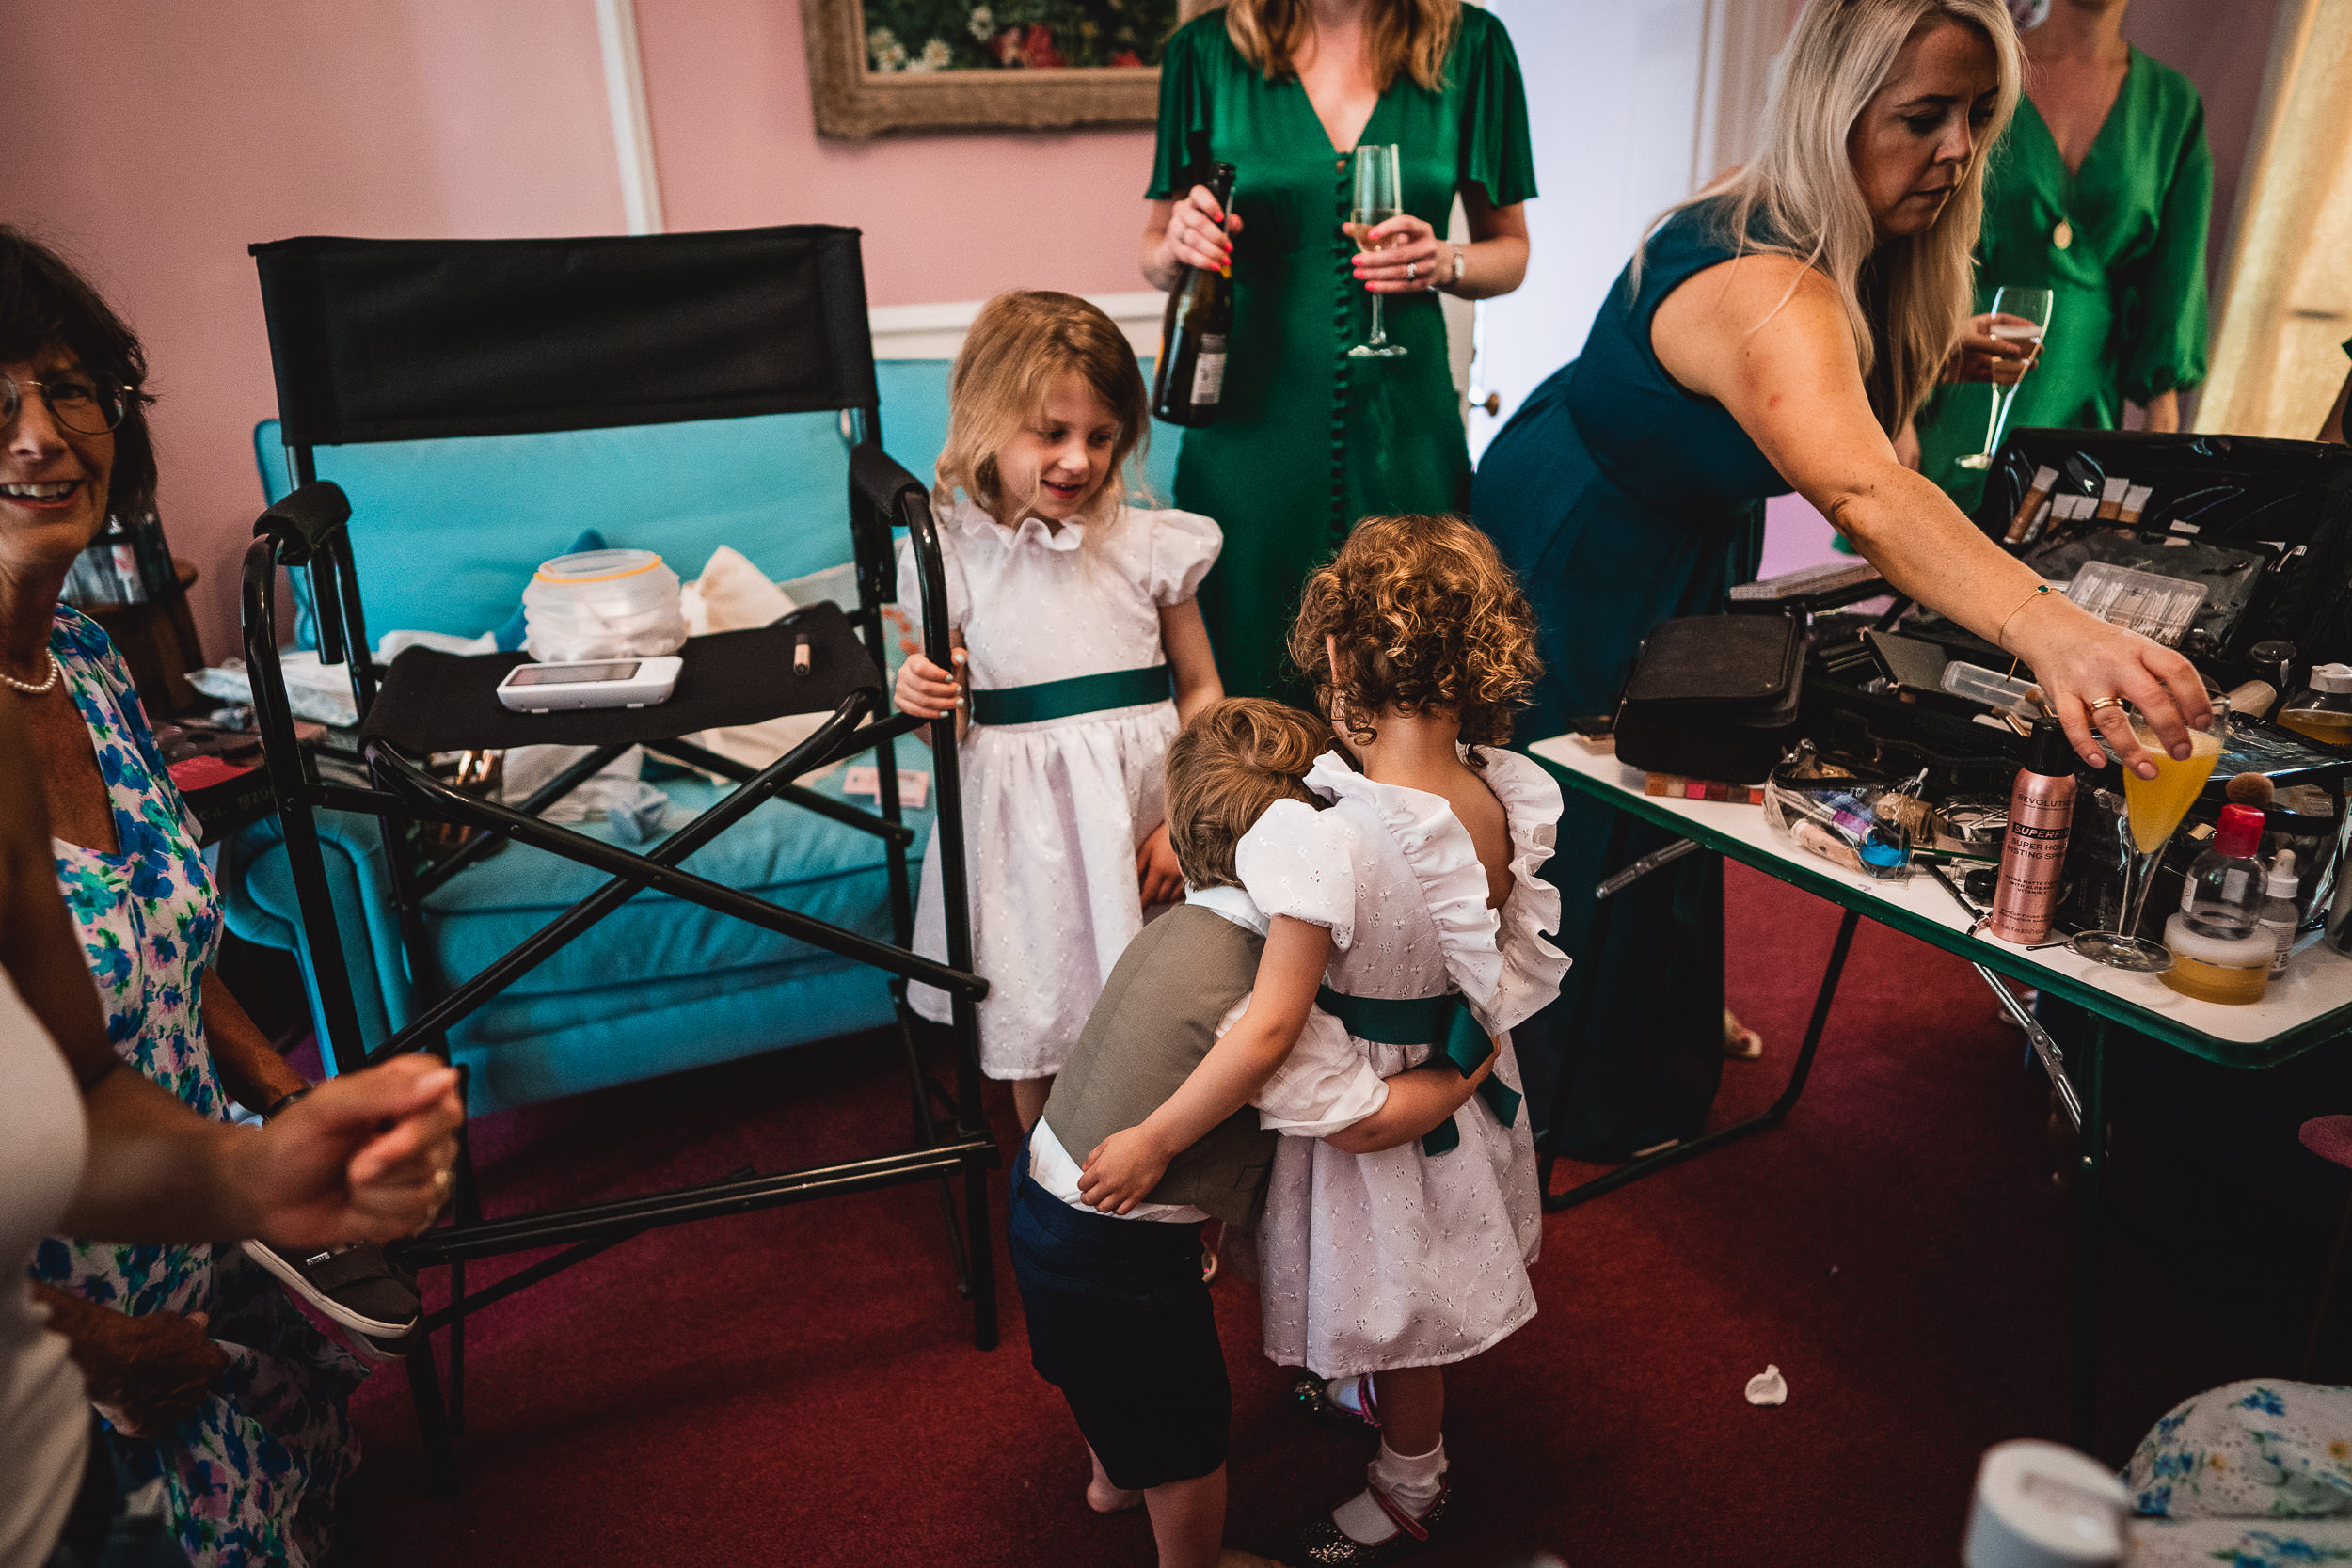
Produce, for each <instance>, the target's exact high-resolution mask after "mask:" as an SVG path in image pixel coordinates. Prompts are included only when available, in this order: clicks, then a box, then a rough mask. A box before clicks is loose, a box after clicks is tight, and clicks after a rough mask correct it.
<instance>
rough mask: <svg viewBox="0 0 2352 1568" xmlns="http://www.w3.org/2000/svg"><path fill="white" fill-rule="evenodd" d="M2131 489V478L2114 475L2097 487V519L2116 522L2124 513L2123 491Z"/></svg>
mask: <svg viewBox="0 0 2352 1568" xmlns="http://www.w3.org/2000/svg"><path fill="white" fill-rule="evenodd" d="M2129 489H2131V480H2126V477H2122V475H2115V477H2112V480H2107V482H2106V484H2103V486H2101V489H2098V519H2101V522H2117V519H2120V517H2122V515H2124V491H2129Z"/></svg>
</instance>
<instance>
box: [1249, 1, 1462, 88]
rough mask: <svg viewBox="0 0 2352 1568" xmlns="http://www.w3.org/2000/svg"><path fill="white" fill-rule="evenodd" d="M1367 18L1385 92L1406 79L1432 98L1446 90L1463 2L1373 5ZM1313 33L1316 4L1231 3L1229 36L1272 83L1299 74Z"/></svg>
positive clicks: (1374, 62)
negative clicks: (1300, 55)
mask: <svg viewBox="0 0 2352 1568" xmlns="http://www.w3.org/2000/svg"><path fill="white" fill-rule="evenodd" d="M1365 13H1366V14H1365V17H1364V31H1365V32H1366V33H1367V34H1368V35H1369V36H1370V40H1371V43H1372V74H1373V79H1374V80H1375V81H1376V82H1377V83H1379V85H1380V90H1381V91H1382V92H1386V91H1388V90H1389V87H1390V85H1391V83H1393V82H1394V81H1395V80H1396V79H1397V78H1398V77H1399V76H1406V75H1409V76H1410V77H1412V79H1413V81H1414V83H1415V84H1416V85H1417V86H1419V87H1422V88H1423V89H1425V90H1427V91H1429V92H1439V91H1442V90H1443V89H1444V87H1445V67H1446V56H1447V55H1451V54H1452V53H1453V52H1454V38H1455V37H1456V36H1457V35H1458V34H1459V33H1460V32H1461V30H1462V0H1372V3H1371V4H1370V5H1369V6H1367V7H1366V8H1365ZM1313 31H1314V7H1313V5H1312V0H1226V5H1225V36H1226V37H1228V38H1230V39H1232V40H1233V47H1234V48H1236V49H1238V50H1240V51H1241V55H1242V58H1243V59H1246V60H1248V62H1249V63H1250V64H1251V65H1254V66H1256V67H1257V68H1258V69H1259V70H1260V71H1264V72H1265V76H1266V80H1267V81H1269V82H1271V81H1273V80H1275V79H1276V78H1277V77H1280V76H1291V75H1295V74H1296V72H1297V66H1296V65H1295V63H1294V62H1295V60H1296V59H1297V56H1298V52H1299V51H1300V50H1301V49H1304V48H1305V47H1306V45H1307V40H1308V37H1309V36H1310V35H1311V34H1312V33H1313Z"/></svg>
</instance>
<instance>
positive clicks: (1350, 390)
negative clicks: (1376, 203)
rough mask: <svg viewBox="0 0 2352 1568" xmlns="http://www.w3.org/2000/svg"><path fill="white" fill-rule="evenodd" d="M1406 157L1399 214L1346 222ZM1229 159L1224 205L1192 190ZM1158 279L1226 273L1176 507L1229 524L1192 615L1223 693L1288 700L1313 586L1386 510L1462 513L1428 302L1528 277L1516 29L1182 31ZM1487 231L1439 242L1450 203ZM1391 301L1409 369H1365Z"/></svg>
mask: <svg viewBox="0 0 2352 1568" xmlns="http://www.w3.org/2000/svg"><path fill="white" fill-rule="evenodd" d="M1359 143H1367V144H1379V143H1394V144H1395V145H1396V147H1397V148H1398V156H1399V160H1400V162H1401V164H1402V166H1403V177H1404V198H1405V199H1404V207H1405V211H1404V214H1402V215H1401V216H1398V217H1395V218H1392V219H1391V220H1389V221H1388V222H1386V223H1383V224H1381V225H1380V226H1379V227H1377V228H1376V229H1375V230H1372V231H1371V233H1370V236H1369V239H1368V242H1367V244H1366V245H1365V247H1364V248H1363V249H1360V250H1359V248H1358V245H1357V243H1356V240H1355V239H1354V238H1351V236H1350V235H1349V233H1348V232H1347V231H1346V230H1345V229H1344V228H1343V226H1344V225H1345V224H1346V222H1347V218H1348V209H1349V203H1350V200H1351V198H1352V195H1353V189H1354V186H1353V181H1352V177H1351V165H1352V159H1351V157H1350V154H1351V152H1352V151H1353V150H1354V149H1355V148H1356V146H1357V145H1358V144H1359ZM1211 162H1217V163H1229V164H1232V165H1233V166H1234V167H1235V170H1236V178H1235V182H1234V187H1233V198H1232V213H1231V214H1224V213H1221V212H1219V211H1218V209H1217V205H1216V201H1215V200H1214V199H1212V198H1211V197H1210V196H1209V193H1208V191H1207V190H1206V189H1205V188H1204V187H1201V186H1200V185H1199V184H1198V183H1197V179H1198V176H1199V175H1200V174H1201V173H1204V172H1205V168H1206V166H1207V165H1208V164H1209V163H1211ZM1148 194H1149V196H1150V198H1151V201H1152V211H1151V218H1150V221H1149V223H1148V225H1147V226H1146V228H1145V230H1144V236H1143V272H1144V276H1145V277H1147V278H1149V279H1150V280H1151V282H1152V286H1153V287H1155V288H1162V289H1165V288H1168V287H1170V286H1172V285H1173V284H1174V283H1175V281H1176V279H1177V277H1179V275H1180V274H1181V272H1182V270H1183V269H1184V267H1186V266H1205V267H1221V266H1228V265H1230V266H1231V268H1232V278H1233V282H1234V311H1233V328H1232V337H1231V340H1230V347H1229V350H1228V353H1229V355H1230V357H1229V359H1228V360H1227V363H1226V372H1225V391H1224V401H1223V406H1222V407H1221V409H1220V410H1219V413H1218V416H1217V420H1216V423H1215V424H1213V425H1209V426H1206V427H1203V428H1200V429H1196V430H1190V431H1187V432H1185V434H1184V451H1183V453H1182V455H1181V456H1180V458H1179V459H1178V462H1177V467H1176V496H1175V500H1176V504H1177V505H1178V506H1180V507H1184V509H1186V510H1188V511H1193V512H1200V513H1205V514H1206V515H1209V516H1211V517H1214V518H1216V520H1217V522H1218V524H1219V525H1221V526H1222V527H1223V529H1224V530H1225V553H1224V556H1223V557H1222V559H1220V560H1219V561H1218V562H1217V565H1216V570H1215V571H1213V572H1211V573H1210V574H1209V577H1208V580H1207V581H1206V582H1204V583H1203V584H1202V585H1201V589H1200V609H1201V612H1202V614H1203V615H1204V616H1205V617H1206V619H1207V621H1208V626H1209V636H1210V639H1211V641H1213V642H1214V643H1215V644H1216V657H1217V668H1218V669H1219V670H1220V671H1222V672H1223V673H1224V674H1225V684H1226V689H1227V690H1228V691H1230V692H1232V693H1233V694H1234V695H1236V696H1239V695H1245V694H1247V695H1253V696H1258V695H1275V694H1278V693H1281V692H1284V691H1288V690H1292V689H1295V684H1294V682H1293V681H1292V679H1291V677H1290V676H1289V675H1288V673H1286V672H1287V661H1286V659H1285V658H1284V656H1283V653H1282V644H1283V638H1284V635H1285V634H1286V633H1287V631H1288V629H1289V626H1290V621H1291V616H1292V613H1293V612H1294V611H1295V610H1296V609H1297V605H1298V589H1299V585H1300V584H1301V583H1302V582H1304V581H1305V580H1306V577H1307V573H1308V572H1309V570H1311V568H1312V567H1313V566H1314V565H1315V564H1316V563H1317V562H1321V561H1322V560H1324V559H1325V558H1326V557H1327V556H1328V555H1329V554H1330V553H1331V552H1332V550H1334V549H1335V548H1337V547H1338V546H1339V543H1340V541H1341V539H1342V538H1343V537H1344V536H1345V534H1346V532H1347V530H1348V529H1349V528H1350V527H1351V526H1352V525H1353V524H1354V523H1355V521H1356V519H1357V518H1359V517H1360V516H1364V515H1367V514H1371V513H1393V512H1458V511H1460V510H1462V509H1463V508H1464V507H1465V506H1466V505H1467V504H1468V502H1469V499H1470V449H1469V444H1468V440H1467V437H1466V436H1465V435H1464V432H1463V428H1462V409H1461V401H1460V398H1459V397H1458V395H1457V394H1456V393H1455V391H1454V382H1453V377H1452V375H1451V373H1450V372H1449V368H1448V361H1447V356H1446V334H1445V320H1444V317H1443V314H1442V313H1441V310H1440V308H1439V306H1438V300H1437V299H1436V298H1435V297H1434V294H1435V293H1436V291H1438V290H1443V291H1445V292H1446V293H1451V294H1454V296H1456V297H1457V298H1462V299H1483V298H1487V297H1490V296H1492V295H1495V294H1502V293H1509V292H1510V291H1511V290H1513V289H1515V288H1517V287H1518V284H1519V279H1520V278H1521V277H1524V276H1525V275H1526V271H1527V224H1526V221H1525V216H1524V214H1523V212H1522V209H1521V207H1520V203H1522V202H1524V201H1526V200H1527V199H1528V198H1531V197H1533V196H1534V194H1535V180H1534V160H1533V156H1532V154H1531V153H1530V151H1529V149H1528V136H1527V103H1526V97H1525V94H1524V92H1523V91H1522V89H1521V87H1520V82H1519V68H1518V56H1517V55H1514V54H1513V53H1512V50H1511V40H1510V36H1509V35H1508V34H1507V33H1505V32H1504V31H1503V28H1502V23H1500V22H1497V21H1496V20H1495V19H1494V18H1493V17H1492V16H1490V15H1488V14H1487V13H1486V12H1485V11H1483V10H1480V9H1478V8H1474V7H1468V6H1464V5H1462V4H1461V0H1230V3H1229V4H1228V5H1226V6H1223V7H1220V8H1217V9H1215V10H1212V11H1210V12H1209V13H1208V14H1207V15H1205V16H1201V17H1198V18H1196V19H1194V20H1193V21H1192V22H1191V23H1189V24H1186V25H1185V26H1184V27H1183V28H1181V29H1179V30H1178V32H1177V33H1176V35H1175V37H1174V38H1172V39H1170V40H1168V49H1167V52H1166V54H1165V55H1163V56H1162V59H1161V62H1160V122H1159V148H1158V152H1157V156H1156V159H1155V161H1154V164H1153V167H1152V188H1151V190H1150V192H1149V193H1148ZM1457 194H1458V195H1459V196H1460V197H1461V198H1462V206H1463V211H1464V213H1465V214H1466V216H1467V217H1468V220H1469V226H1470V235H1471V239H1470V243H1469V244H1467V245H1454V244H1452V243H1450V242H1448V241H1446V240H1443V239H1441V238H1439V237H1438V236H1439V234H1440V233H1441V232H1442V230H1444V228H1445V226H1446V222H1447V219H1448V217H1449V215H1450V214H1451V212H1452V210H1453V206H1454V197H1455V196H1456V195H1457ZM1371 293H1379V294H1381V295H1383V296H1385V306H1384V308H1385V310H1386V316H1387V323H1386V325H1387V328H1388V334H1389V337H1390V339H1391V341H1395V342H1397V343H1401V344H1402V345H1404V347H1405V349H1406V354H1405V355H1404V356H1402V357H1400V358H1391V359H1366V358H1350V357H1349V356H1348V352H1347V351H1348V350H1349V349H1350V348H1352V347H1354V346H1355V345H1357V344H1358V343H1360V342H1362V341H1364V338H1365V337H1366V335H1367V334H1368V333H1369V332H1370V330H1371V311H1370V308H1369V305H1368V298H1369V295H1370V294H1371Z"/></svg>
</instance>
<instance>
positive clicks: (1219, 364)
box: [1152, 164, 1233, 425]
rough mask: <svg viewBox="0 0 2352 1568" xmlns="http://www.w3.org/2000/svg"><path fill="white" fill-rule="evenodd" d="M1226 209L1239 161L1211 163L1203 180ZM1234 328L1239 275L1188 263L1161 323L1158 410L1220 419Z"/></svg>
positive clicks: (1177, 417) (1176, 418)
mask: <svg viewBox="0 0 2352 1568" xmlns="http://www.w3.org/2000/svg"><path fill="white" fill-rule="evenodd" d="M1201 183H1202V184H1204V185H1206V186H1208V187H1209V194H1210V195H1211V196H1213V197H1215V198H1216V204H1217V207H1218V208H1219V209H1220V210H1225V209H1227V208H1228V207H1229V205H1230V203H1231V202H1232V199H1233V166H1232V165H1231V164H1211V165H1210V166H1209V174H1208V178H1207V179H1205V180H1203V181H1201ZM1232 330H1233V280H1232V278H1231V277H1227V276H1226V275H1225V274H1224V273H1222V272H1218V271H1216V270H1214V269H1212V268H1208V267H1186V268H1185V269H1184V276H1183V277H1179V278H1178V279H1177V280H1176V287H1174V288H1173V289H1171V290H1169V291H1168V314H1167V315H1166V316H1165V317H1163V318H1162V319H1161V323H1160V362H1159V366H1158V369H1157V370H1156V371H1155V372H1154V373H1153V376H1152V413H1153V414H1154V415H1156V416H1157V417H1159V418H1160V419H1163V420H1167V421H1168V423H1170V424H1180V425H1204V424H1212V423H1215V422H1216V410H1217V405H1218V404H1219V403H1221V402H1222V401H1223V399H1224V396H1225V355H1226V341H1227V339H1228V337H1229V336H1230V335H1231V333H1232Z"/></svg>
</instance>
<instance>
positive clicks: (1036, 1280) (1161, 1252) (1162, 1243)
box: [1006, 1149, 1233, 1492]
mask: <svg viewBox="0 0 2352 1568" xmlns="http://www.w3.org/2000/svg"><path fill="white" fill-rule="evenodd" d="M1028 1167H1029V1161H1028V1151H1027V1149H1023V1150H1022V1152H1021V1156H1020V1157H1019V1158H1018V1159H1016V1160H1015V1161H1014V1162H1013V1176H1012V1215H1011V1220H1010V1223H1009V1225H1008V1226H1007V1227H1006V1249H1007V1250H1008V1251H1009V1252H1010V1253H1011V1254H1012V1274H1013V1278H1014V1279H1015V1280H1017V1281H1018V1282H1019V1283H1020V1287H1021V1307H1022V1310H1023V1311H1024V1312H1025V1313H1026V1314H1027V1317H1028V1321H1029V1363H1030V1365H1032V1366H1034V1367H1035V1368H1036V1369H1037V1370H1038V1375H1039V1376H1040V1377H1042V1378H1043V1379H1044V1380H1045V1381H1046V1382H1048V1383H1050V1384H1053V1385H1054V1386H1056V1387H1057V1388H1059V1389H1060V1390H1061V1391H1062V1397H1063V1398H1064V1399H1066V1400H1068V1401H1069V1402H1070V1413H1071V1414H1072V1415H1073V1416H1075V1417H1076V1418H1078V1430H1079V1431H1080V1432H1082V1433H1085V1434H1086V1440H1087V1442H1088V1443H1089V1445H1091V1446H1092V1447H1093V1449H1094V1451H1095V1454H1096V1455H1097V1456H1098V1457H1099V1458H1101V1460H1102V1461H1103V1469H1104V1473H1105V1474H1107V1475H1108V1476H1109V1477H1110V1478H1111V1482H1112V1484H1113V1485H1115V1486H1120V1487H1123V1488H1125V1489H1126V1490H1129V1491H1136V1492H1139V1491H1142V1490H1143V1489H1145V1488H1146V1487H1152V1486H1159V1485H1163V1484H1165V1483H1167V1482H1168V1481H1190V1480H1192V1479H1194V1478H1195V1477H1197V1476H1205V1475H1207V1474H1209V1473H1210V1472H1211V1471H1213V1470H1215V1469H1216V1467H1217V1466H1218V1465H1222V1464H1224V1463H1225V1449H1226V1429H1227V1428H1228V1426H1229V1425H1230V1424H1231V1423H1232V1414H1233V1390H1232V1384H1231V1383H1229V1382H1228V1381H1227V1380H1226V1375H1225V1350H1224V1347H1223V1346H1221V1345H1219V1344H1218V1343H1217V1338H1216V1313H1215V1312H1214V1311H1213V1310H1212V1309H1211V1307H1210V1305H1209V1288H1208V1286H1207V1285H1205V1284H1204V1283H1202V1282H1201V1278H1200V1226H1198V1225H1171V1224H1167V1223H1165V1222H1162V1221H1157V1220H1122V1219H1113V1218H1112V1217H1111V1216H1109V1215H1107V1214H1098V1213H1095V1212H1092V1211H1090V1210H1080V1209H1073V1208H1072V1207H1071V1206H1070V1205H1069V1204H1066V1203H1063V1202H1062V1201H1060V1200H1059V1199H1058V1198H1056V1197H1055V1196H1052V1195H1051V1194H1049V1193H1048V1192H1046V1190H1045V1189H1044V1188H1042V1187H1041V1186H1039V1185H1038V1184H1037V1183H1036V1182H1034V1181H1032V1180H1029V1174H1028Z"/></svg>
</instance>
